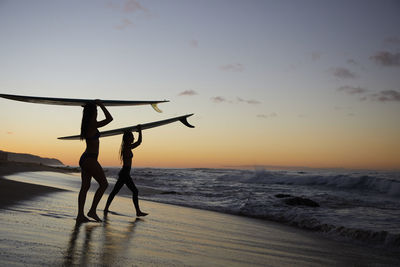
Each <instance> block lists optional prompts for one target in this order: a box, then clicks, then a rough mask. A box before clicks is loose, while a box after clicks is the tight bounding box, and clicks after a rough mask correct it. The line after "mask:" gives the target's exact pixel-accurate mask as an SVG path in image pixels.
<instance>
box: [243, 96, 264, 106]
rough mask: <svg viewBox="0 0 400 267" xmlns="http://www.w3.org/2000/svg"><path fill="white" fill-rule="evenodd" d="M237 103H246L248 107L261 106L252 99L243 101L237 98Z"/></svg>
mask: <svg viewBox="0 0 400 267" xmlns="http://www.w3.org/2000/svg"><path fill="white" fill-rule="evenodd" d="M237 101H238V102H239V103H246V104H250V105H258V104H261V102H260V101H258V100H253V99H250V100H245V99H242V98H240V97H238V98H237Z"/></svg>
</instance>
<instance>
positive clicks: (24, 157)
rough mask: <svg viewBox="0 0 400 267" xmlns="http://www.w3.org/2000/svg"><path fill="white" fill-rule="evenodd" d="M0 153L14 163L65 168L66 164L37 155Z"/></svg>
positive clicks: (0, 151)
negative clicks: (4, 154)
mask: <svg viewBox="0 0 400 267" xmlns="http://www.w3.org/2000/svg"><path fill="white" fill-rule="evenodd" d="M0 153H1V154H3V153H6V154H7V161H14V162H29V163H36V164H43V165H49V166H63V165H64V164H63V163H62V162H61V161H60V160H58V159H55V158H42V157H39V156H36V155H31V154H24V153H14V152H7V151H2V150H0Z"/></svg>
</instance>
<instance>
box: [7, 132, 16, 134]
mask: <svg viewBox="0 0 400 267" xmlns="http://www.w3.org/2000/svg"><path fill="white" fill-rule="evenodd" d="M6 134H14V133H13V132H6Z"/></svg>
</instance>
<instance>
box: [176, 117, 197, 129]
mask: <svg viewBox="0 0 400 267" xmlns="http://www.w3.org/2000/svg"><path fill="white" fill-rule="evenodd" d="M179 121H180V122H182V123H183V124H184V125H185V126H187V127H189V128H194V126H193V125H191V124H190V123H189V122H188V121H187V117H184V118H182V119H180V120H179Z"/></svg>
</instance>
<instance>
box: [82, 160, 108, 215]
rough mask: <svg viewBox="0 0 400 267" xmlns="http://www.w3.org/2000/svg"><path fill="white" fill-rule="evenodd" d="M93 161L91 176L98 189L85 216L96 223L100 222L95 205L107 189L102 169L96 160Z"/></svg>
mask: <svg viewBox="0 0 400 267" xmlns="http://www.w3.org/2000/svg"><path fill="white" fill-rule="evenodd" d="M94 161H95V163H94V164H93V169H92V176H93V178H94V179H95V180H96V181H97V182H98V183H99V188H98V189H97V190H96V193H95V194H94V198H93V202H92V206H91V207H90V210H89V212H88V214H87V215H88V216H89V217H91V218H93V219H95V220H96V221H98V222H101V219H100V218H99V216H97V214H96V209H97V205H98V204H99V202H100V199H101V197H102V196H103V194H104V191H106V189H107V186H108V182H107V179H106V176H105V175H104V171H103V168H102V167H101V166H100V164H99V163H98V162H97V160H94Z"/></svg>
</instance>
